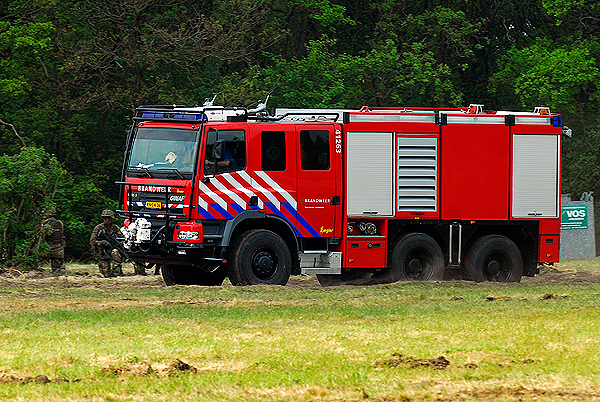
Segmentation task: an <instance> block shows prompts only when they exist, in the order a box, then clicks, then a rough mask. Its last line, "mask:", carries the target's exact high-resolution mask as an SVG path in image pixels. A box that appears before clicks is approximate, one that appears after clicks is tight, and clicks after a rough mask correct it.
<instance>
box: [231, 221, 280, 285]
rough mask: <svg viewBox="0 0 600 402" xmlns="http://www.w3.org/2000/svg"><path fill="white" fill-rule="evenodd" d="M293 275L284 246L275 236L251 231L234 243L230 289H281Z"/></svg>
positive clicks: (264, 232)
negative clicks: (246, 286) (256, 287)
mask: <svg viewBox="0 0 600 402" xmlns="http://www.w3.org/2000/svg"><path fill="white" fill-rule="evenodd" d="M291 273H292V257H291V255H290V251H289V249H288V246H287V244H286V243H285V242H284V241H283V239H282V238H281V237H280V236H279V235H277V234H276V233H274V232H271V231H270V230H265V229H257V230H250V231H248V232H246V233H244V234H242V235H241V236H240V237H238V238H237V239H236V241H235V242H234V244H233V248H232V256H231V261H230V262H229V264H228V266H227V276H228V277H229V280H230V281H231V284H232V285H235V286H244V285H282V286H285V285H286V284H287V282H288V280H289V279H290V275H291Z"/></svg>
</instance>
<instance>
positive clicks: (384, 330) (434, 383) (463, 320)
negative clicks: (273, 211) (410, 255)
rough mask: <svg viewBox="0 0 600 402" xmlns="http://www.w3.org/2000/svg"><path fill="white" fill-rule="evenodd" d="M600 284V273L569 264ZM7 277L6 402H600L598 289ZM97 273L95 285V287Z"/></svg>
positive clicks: (2, 300) (2, 367) (2, 389)
mask: <svg viewBox="0 0 600 402" xmlns="http://www.w3.org/2000/svg"><path fill="white" fill-rule="evenodd" d="M557 270H558V271H560V272H561V273H562V274H564V273H567V274H568V273H578V272H585V273H588V274H590V275H600V259H599V258H596V259H594V260H586V261H570V262H565V263H561V264H560V265H559V266H558V267H557ZM68 272H73V273H77V274H78V275H72V276H66V277H59V278H41V279H31V278H26V277H18V276H17V277H15V278H10V279H0V400H2V401H7V400H14V401H59V400H68V401H174V400H175V401H385V402H387V401H413V400H414V401H422V400H426V401H429V400H431V401H462V400H467V401H470V400H487V401H529V400H536V401H574V400H586V401H587V400H600V328H599V323H600V304H599V303H600V284H598V283H591V282H589V283H586V284H573V283H577V282H573V283H571V282H569V281H567V282H565V283H553V282H551V281H549V282H548V283H538V282H528V281H527V280H525V281H524V282H523V283H521V284H511V285H498V284H475V283H471V282H444V283H437V284H435V283H429V284H419V283H396V284H392V285H382V286H373V287H334V288H321V287H319V285H318V283H317V282H316V281H315V280H314V278H311V277H305V278H299V279H295V280H294V281H293V282H292V283H291V284H290V285H291V286H287V287H244V288H238V287H232V286H230V285H225V286H223V287H217V288H204V287H170V288H167V287H164V286H163V285H162V282H161V281H160V279H159V278H158V277H154V276H148V277H144V278H141V277H133V276H131V277H130V276H128V277H125V278H116V279H115V278H111V279H104V278H99V277H96V276H93V275H89V274H90V273H93V272H95V268H94V267H93V266H79V265H69V266H68ZM86 274H87V275H86Z"/></svg>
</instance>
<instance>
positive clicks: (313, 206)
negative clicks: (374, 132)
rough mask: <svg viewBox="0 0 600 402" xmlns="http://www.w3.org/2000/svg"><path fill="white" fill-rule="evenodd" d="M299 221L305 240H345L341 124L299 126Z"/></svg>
mask: <svg viewBox="0 0 600 402" xmlns="http://www.w3.org/2000/svg"><path fill="white" fill-rule="evenodd" d="M296 141H297V142H296V143H297V145H298V152H299V153H298V190H297V194H298V207H297V219H298V222H299V223H300V224H301V226H302V228H303V230H302V233H301V235H302V236H303V237H340V236H341V222H342V219H341V214H342V207H341V196H342V183H341V179H342V177H341V167H342V133H341V126H340V125H339V124H333V123H330V124H302V125H300V124H299V125H297V126H296Z"/></svg>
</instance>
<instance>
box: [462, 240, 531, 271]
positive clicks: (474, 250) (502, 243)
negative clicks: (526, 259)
mask: <svg viewBox="0 0 600 402" xmlns="http://www.w3.org/2000/svg"><path fill="white" fill-rule="evenodd" d="M465 268H466V272H467V276H468V277H469V279H471V280H473V281H475V282H484V281H490V282H520V281H521V277H522V276H523V257H522V256H521V252H520V251H519V248H518V247H517V245H516V244H515V243H514V242H513V241H512V240H510V239H509V238H507V237H504V236H497V235H489V236H483V237H482V238H481V239H479V240H477V241H476V242H475V244H473V246H472V247H471V249H470V250H469V252H468V253H467V257H466V258H465Z"/></svg>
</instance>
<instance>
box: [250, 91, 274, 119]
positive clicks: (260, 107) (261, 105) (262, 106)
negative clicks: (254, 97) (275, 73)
mask: <svg viewBox="0 0 600 402" xmlns="http://www.w3.org/2000/svg"><path fill="white" fill-rule="evenodd" d="M272 92H273V91H271V92H269V93H268V94H267V97H266V98H265V100H264V102H263V101H261V100H259V101H258V105H256V107H255V108H254V109H250V110H248V114H256V115H260V114H262V113H263V112H264V111H265V110H267V102H268V101H269V97H270V96H271V93H272ZM268 114H269V113H268V112H267V115H268Z"/></svg>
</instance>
